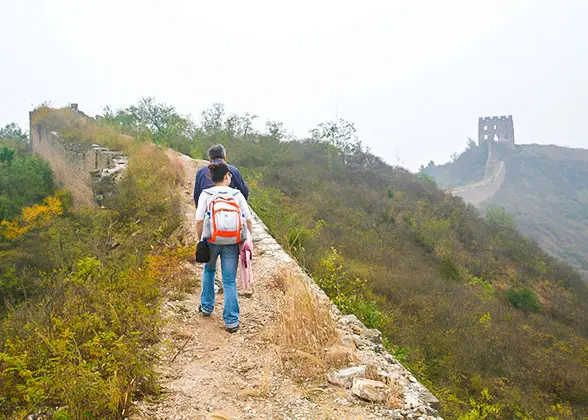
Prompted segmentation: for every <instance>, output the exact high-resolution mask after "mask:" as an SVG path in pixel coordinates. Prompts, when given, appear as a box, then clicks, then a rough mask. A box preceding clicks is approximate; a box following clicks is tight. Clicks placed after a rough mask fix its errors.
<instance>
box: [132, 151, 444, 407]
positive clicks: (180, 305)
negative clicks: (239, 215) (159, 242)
mask: <svg viewBox="0 0 588 420" xmlns="http://www.w3.org/2000/svg"><path fill="white" fill-rule="evenodd" d="M176 156H177V158H178V159H179V160H180V162H181V163H182V165H183V167H184V173H185V182H184V185H183V194H184V195H185V203H184V205H185V209H184V210H185V215H186V216H185V219H186V220H185V223H186V226H185V228H186V232H187V233H186V236H185V240H187V241H193V240H194V233H193V228H192V220H193V217H194V208H193V202H192V188H193V182H194V181H193V180H194V175H195V172H196V170H197V168H198V167H199V166H201V165H202V164H203V162H202V161H195V160H193V159H190V158H188V157H186V156H183V155H179V154H177V155H176ZM253 237H254V244H255V255H254V264H253V272H254V276H255V282H254V288H253V293H252V294H250V295H248V296H244V295H242V294H240V296H239V303H240V307H241V329H240V330H239V331H238V332H237V333H234V334H229V333H228V332H226V331H225V329H224V325H223V322H222V318H221V314H222V295H220V296H217V304H216V308H215V311H214V312H213V314H212V316H211V317H210V318H203V317H202V316H201V314H200V313H198V311H197V308H198V303H199V291H200V278H201V274H202V268H201V265H200V264H199V265H198V266H194V265H191V264H189V265H188V266H187V267H186V268H187V269H188V270H189V272H190V275H191V276H193V278H194V279H196V280H197V282H196V286H195V287H194V290H193V292H192V293H187V294H185V296H181V297H180V299H179V300H166V301H165V302H164V303H163V305H162V312H163V316H164V318H165V319H166V320H167V323H166V326H165V328H164V330H163V337H162V339H163V353H162V358H161V360H160V363H159V365H158V371H159V372H160V374H161V377H160V384H161V386H162V388H163V395H162V398H161V399H160V400H159V401H152V402H146V401H142V402H139V403H138V404H137V407H136V408H137V410H136V414H134V415H133V416H132V417H131V418H133V419H362V418H363V419H376V418H394V417H392V416H391V415H390V414H392V413H391V412H387V410H384V409H383V408H382V407H381V406H378V405H375V404H371V403H367V402H363V401H361V400H359V399H357V398H356V397H354V396H353V395H352V394H351V392H350V390H348V389H344V388H340V387H336V386H334V385H330V384H328V383H327V381H326V380H322V382H321V383H318V384H317V383H312V384H311V383H303V384H300V383H296V382H294V381H293V380H292V379H291V378H290V377H289V376H288V375H287V372H283V369H282V366H281V362H280V358H279V356H278V350H277V348H276V346H275V345H274V344H272V342H271V332H272V327H273V323H274V320H275V319H276V312H275V311H276V307H277V303H278V299H279V295H280V293H281V292H280V291H279V290H277V289H276V287H275V286H274V285H273V283H272V276H273V274H274V273H275V271H276V269H277V267H278V266H280V265H284V264H292V263H293V262H292V260H291V259H290V258H289V257H288V256H287V255H286V254H285V253H284V252H283V251H282V250H281V248H280V246H279V245H278V244H277V243H276V242H275V240H274V239H273V238H272V237H271V236H269V234H267V232H266V228H265V226H264V225H263V223H262V222H261V221H260V220H259V219H256V220H255V221H254V232H253ZM292 269H296V267H295V266H292ZM396 418H403V417H396ZM415 418H417V417H416V416H415ZM422 418H427V417H422ZM432 418H435V417H432Z"/></svg>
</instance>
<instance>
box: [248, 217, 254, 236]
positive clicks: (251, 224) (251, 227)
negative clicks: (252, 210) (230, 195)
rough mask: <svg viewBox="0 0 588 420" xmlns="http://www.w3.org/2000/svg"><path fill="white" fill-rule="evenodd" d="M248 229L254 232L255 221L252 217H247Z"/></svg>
mask: <svg viewBox="0 0 588 420" xmlns="http://www.w3.org/2000/svg"><path fill="white" fill-rule="evenodd" d="M247 229H249V233H253V222H252V221H251V219H247Z"/></svg>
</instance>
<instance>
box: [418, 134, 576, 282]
mask: <svg viewBox="0 0 588 420" xmlns="http://www.w3.org/2000/svg"><path fill="white" fill-rule="evenodd" d="M496 153H497V155H498V157H499V159H500V160H503V161H504V162H505V164H506V179H505V182H504V184H503V186H502V188H501V189H500V191H498V193H496V195H494V197H492V198H491V199H490V200H488V202H486V203H483V205H482V206H481V210H482V211H485V210H486V209H487V208H488V207H489V206H496V207H501V208H504V209H505V210H506V211H507V212H508V213H510V214H512V215H513V216H514V218H515V220H516V223H517V226H518V227H519V228H520V229H521V231H522V232H523V233H525V234H527V235H529V236H530V237H532V238H533V239H535V240H537V241H538V242H539V244H540V245H541V247H542V248H543V249H544V250H546V251H547V252H549V253H550V254H552V255H554V256H556V257H558V258H560V259H562V260H563V261H566V262H567V263H569V264H570V265H572V266H573V267H575V268H576V269H578V270H579V271H580V272H582V273H583V275H584V277H585V278H586V279H588V235H587V230H586V229H587V226H588V187H587V185H588V183H587V181H588V150H583V149H569V148H565V147H558V146H543V145H536V144H533V145H517V146H516V147H515V149H514V150H512V149H509V148H506V147H503V146H502V145H496ZM484 154H486V156H487V152H486V148H485V147H477V146H475V144H473V145H472V144H469V145H468V148H467V149H466V150H465V151H464V152H463V153H461V154H460V155H459V157H458V158H457V159H456V160H455V161H454V162H451V163H448V164H445V165H439V166H435V165H429V166H427V167H426V168H423V170H424V172H425V173H427V174H428V175H430V176H433V177H434V178H435V180H436V181H437V182H438V183H439V184H440V185H441V186H443V187H445V188H447V187H451V186H456V185H463V184H467V183H468V182H475V181H477V180H480V179H481V178H482V176H483V171H484V164H485V161H483V159H482V157H481V156H482V155H484ZM470 174H475V175H476V176H479V177H478V178H477V179H476V178H474V179H471V178H473V176H471V175H470ZM480 174H481V175H480Z"/></svg>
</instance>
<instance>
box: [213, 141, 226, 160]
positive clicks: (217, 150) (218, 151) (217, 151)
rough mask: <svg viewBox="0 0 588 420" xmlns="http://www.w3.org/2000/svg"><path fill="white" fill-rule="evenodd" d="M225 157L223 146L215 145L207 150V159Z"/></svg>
mask: <svg viewBox="0 0 588 420" xmlns="http://www.w3.org/2000/svg"><path fill="white" fill-rule="evenodd" d="M226 157H227V151H226V150H225V146H223V145H222V144H215V145H214V146H210V147H209V148H208V159H209V160H213V159H225V158H226Z"/></svg>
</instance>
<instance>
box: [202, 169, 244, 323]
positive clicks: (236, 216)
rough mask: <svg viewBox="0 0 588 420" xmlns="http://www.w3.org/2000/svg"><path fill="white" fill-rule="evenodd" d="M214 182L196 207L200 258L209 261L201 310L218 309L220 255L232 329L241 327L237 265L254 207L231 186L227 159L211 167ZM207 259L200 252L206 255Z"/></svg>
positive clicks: (208, 312) (226, 311) (225, 312)
mask: <svg viewBox="0 0 588 420" xmlns="http://www.w3.org/2000/svg"><path fill="white" fill-rule="evenodd" d="M207 169H208V171H209V173H210V179H211V181H212V183H213V184H214V185H213V186H212V187H210V188H207V189H205V190H203V191H202V192H201V193H200V195H199V197H198V203H197V206H196V235H197V237H198V238H199V239H200V243H199V244H198V252H197V255H196V258H197V260H202V261H203V262H204V261H206V262H205V264H204V270H203V274H202V293H201V295H200V306H199V307H198V310H199V311H200V312H202V314H203V315H204V316H210V315H211V313H212V311H213V310H214V300H215V292H214V277H215V274H216V261H217V259H218V257H219V256H220V259H221V271H222V282H223V288H224V309H223V321H224V322H225V327H226V329H227V331H229V332H231V333H232V332H235V331H237V330H238V329H239V302H238V299H237V267H238V264H239V254H240V250H239V244H240V243H243V242H245V240H246V239H247V238H248V237H250V236H251V232H252V230H253V224H252V220H251V210H249V206H248V205H247V200H246V199H245V197H244V195H243V194H242V193H241V192H240V191H239V190H237V189H235V188H231V187H230V185H231V182H232V179H233V173H232V171H231V169H230V167H229V166H228V165H227V164H226V163H224V162H213V163H211V164H210V165H208V167H207ZM206 252H208V253H209V255H206V257H205V258H204V259H202V257H201V256H199V255H198V253H200V254H201V255H202V254H205V253H206Z"/></svg>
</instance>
